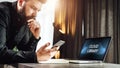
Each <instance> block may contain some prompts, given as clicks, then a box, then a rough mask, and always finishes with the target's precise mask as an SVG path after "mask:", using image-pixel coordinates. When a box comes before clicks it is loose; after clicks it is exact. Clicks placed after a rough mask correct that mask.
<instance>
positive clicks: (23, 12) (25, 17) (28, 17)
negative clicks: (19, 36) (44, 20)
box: [20, 6, 35, 22]
mask: <svg viewBox="0 0 120 68" xmlns="http://www.w3.org/2000/svg"><path fill="white" fill-rule="evenodd" d="M20 15H21V17H22V19H23V20H25V21H26V22H27V21H28V20H30V19H35V16H26V13H25V6H23V8H22V9H21V10H20Z"/></svg>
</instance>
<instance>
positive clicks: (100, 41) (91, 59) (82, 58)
mask: <svg viewBox="0 0 120 68" xmlns="http://www.w3.org/2000/svg"><path fill="white" fill-rule="evenodd" d="M110 40H111V37H99V38H87V39H85V41H84V43H83V45H82V48H81V50H80V54H79V59H78V60H69V63H102V62H104V60H105V57H106V54H107V52H108V48H109V43H110Z"/></svg>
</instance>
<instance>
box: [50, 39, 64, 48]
mask: <svg viewBox="0 0 120 68" xmlns="http://www.w3.org/2000/svg"><path fill="white" fill-rule="evenodd" d="M64 43H65V41H63V40H59V41H58V42H57V43H55V44H54V45H53V47H52V48H54V47H58V49H59V48H60V47H61V46H62V45H63V44H64Z"/></svg>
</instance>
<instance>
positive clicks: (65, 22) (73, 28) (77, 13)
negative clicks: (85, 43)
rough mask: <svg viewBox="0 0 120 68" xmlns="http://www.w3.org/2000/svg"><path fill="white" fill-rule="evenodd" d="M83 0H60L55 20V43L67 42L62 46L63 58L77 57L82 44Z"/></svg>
mask: <svg viewBox="0 0 120 68" xmlns="http://www.w3.org/2000/svg"><path fill="white" fill-rule="evenodd" d="M82 16H83V1H82V0H59V4H58V5H57V7H56V13H55V22H54V43H55V42H57V41H58V40H60V39H63V40H65V41H66V43H65V44H64V45H63V46H62V47H61V48H60V53H61V58H68V59H76V58H77V57H78V54H79V50H80V48H81V44H82V18H83V17H82Z"/></svg>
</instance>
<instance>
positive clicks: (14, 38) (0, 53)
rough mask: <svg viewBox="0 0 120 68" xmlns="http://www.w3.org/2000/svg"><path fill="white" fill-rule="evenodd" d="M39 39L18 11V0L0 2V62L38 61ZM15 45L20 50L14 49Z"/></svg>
mask: <svg viewBox="0 0 120 68" xmlns="http://www.w3.org/2000/svg"><path fill="white" fill-rule="evenodd" d="M38 41H39V39H35V37H34V36H33V35H32V33H31V32H30V30H29V28H28V26H27V22H26V21H25V18H24V17H22V16H21V15H20V14H19V13H17V9H16V2H14V3H10V2H2V3H0V63H19V62H22V63H23V62H24V63H26V62H28V63H33V62H37V58H36V53H35V49H36V45H37V42H38ZM15 47H16V48H17V49H18V51H17V50H16V51H15V50H13V48H15Z"/></svg>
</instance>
